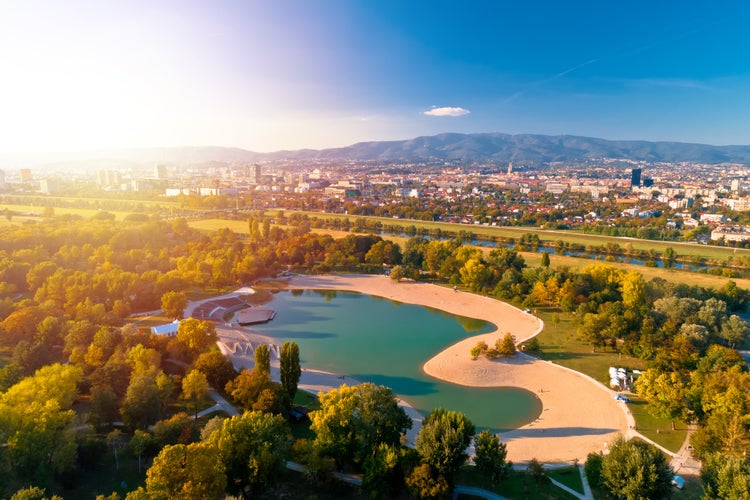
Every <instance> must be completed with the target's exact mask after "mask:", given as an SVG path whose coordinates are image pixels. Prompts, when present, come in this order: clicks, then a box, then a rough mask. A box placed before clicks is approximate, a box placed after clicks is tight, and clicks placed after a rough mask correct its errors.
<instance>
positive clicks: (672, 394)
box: [635, 368, 687, 430]
mask: <svg viewBox="0 0 750 500" xmlns="http://www.w3.org/2000/svg"><path fill="white" fill-rule="evenodd" d="M635 388H636V391H637V392H638V394H640V395H641V396H642V397H643V399H645V400H646V401H647V402H648V404H649V411H650V412H651V413H652V414H653V415H654V416H657V417H665V418H669V419H671V421H672V430H674V421H675V419H684V418H685V416H686V412H687V404H686V400H685V394H686V391H687V385H686V383H685V381H684V380H683V378H682V377H681V376H680V374H679V373H677V372H661V371H658V370H655V369H653V368H650V369H648V370H646V371H645V372H643V373H642V374H641V376H640V377H638V380H636V382H635Z"/></svg>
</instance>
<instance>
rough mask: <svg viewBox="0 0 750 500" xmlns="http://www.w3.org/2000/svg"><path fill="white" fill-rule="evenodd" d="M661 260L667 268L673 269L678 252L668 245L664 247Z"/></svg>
mask: <svg viewBox="0 0 750 500" xmlns="http://www.w3.org/2000/svg"><path fill="white" fill-rule="evenodd" d="M661 260H662V262H664V267H665V268H667V269H671V268H672V267H674V262H675V260H677V252H675V251H674V248H672V247H667V248H665V249H664V253H663V254H662V256H661Z"/></svg>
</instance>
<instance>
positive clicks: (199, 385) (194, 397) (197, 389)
mask: <svg viewBox="0 0 750 500" xmlns="http://www.w3.org/2000/svg"><path fill="white" fill-rule="evenodd" d="M182 397H183V399H185V401H189V402H191V403H192V404H193V409H194V410H195V418H198V404H199V403H200V402H201V401H203V400H204V399H206V398H207V397H208V380H206V376H205V375H204V374H203V373H202V372H201V371H200V370H191V371H190V373H188V374H187V375H185V378H183V379H182Z"/></svg>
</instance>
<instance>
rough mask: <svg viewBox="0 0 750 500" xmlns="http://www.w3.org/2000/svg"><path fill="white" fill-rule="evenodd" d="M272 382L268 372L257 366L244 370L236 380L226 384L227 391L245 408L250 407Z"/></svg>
mask: <svg viewBox="0 0 750 500" xmlns="http://www.w3.org/2000/svg"><path fill="white" fill-rule="evenodd" d="M271 384H272V382H271V380H270V379H269V378H268V374H267V373H264V372H262V371H259V370H258V369H256V368H253V369H252V370H242V371H241V372H240V374H239V375H238V376H237V378H235V379H234V380H232V381H230V382H229V383H228V384H227V386H226V391H227V393H228V394H229V395H230V396H232V399H234V401H236V402H237V403H239V404H241V405H242V406H243V407H244V408H246V409H250V408H252V407H253V404H254V403H255V402H256V401H257V400H258V397H259V396H260V394H261V392H263V390H264V389H266V388H268V387H269V386H270V385H271Z"/></svg>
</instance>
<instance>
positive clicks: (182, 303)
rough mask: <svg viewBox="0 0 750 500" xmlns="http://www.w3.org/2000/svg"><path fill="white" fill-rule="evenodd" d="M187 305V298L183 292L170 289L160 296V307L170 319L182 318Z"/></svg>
mask: <svg viewBox="0 0 750 500" xmlns="http://www.w3.org/2000/svg"><path fill="white" fill-rule="evenodd" d="M187 305H188V300H187V296H186V295H185V293H184V292H174V291H170V292H166V293H165V294H164V295H162V296H161V309H162V311H164V314H166V315H167V316H168V317H170V318H172V319H182V318H184V317H185V308H186V307H187Z"/></svg>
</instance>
